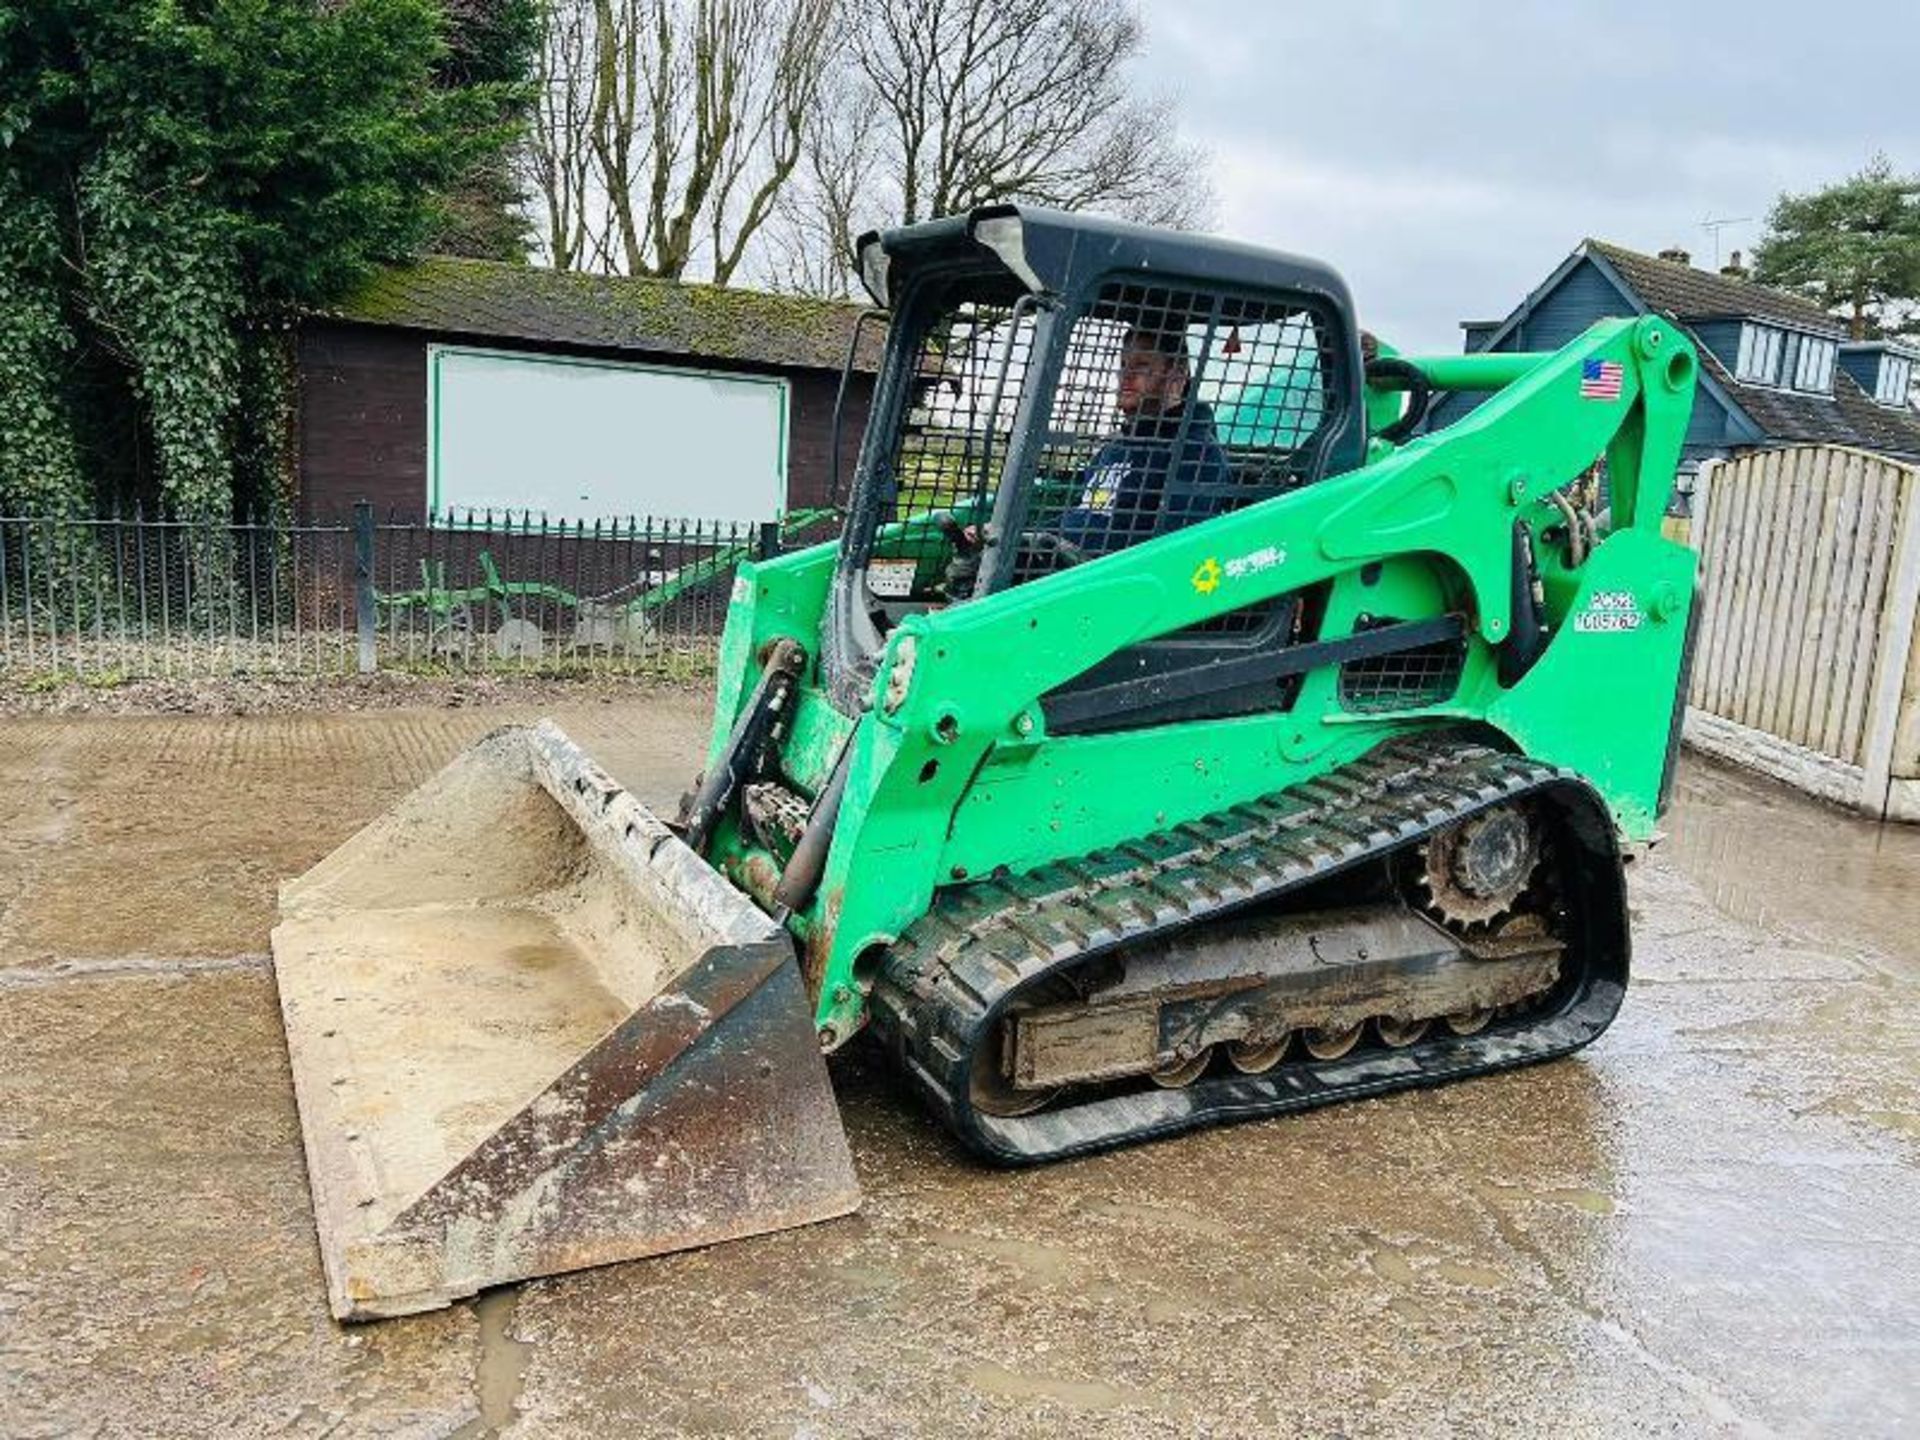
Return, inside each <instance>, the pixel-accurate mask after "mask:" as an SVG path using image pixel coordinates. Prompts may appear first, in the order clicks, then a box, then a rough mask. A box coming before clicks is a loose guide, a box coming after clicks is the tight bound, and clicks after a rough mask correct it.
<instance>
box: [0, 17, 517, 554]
mask: <svg viewBox="0 0 1920 1440" xmlns="http://www.w3.org/2000/svg"><path fill="white" fill-rule="evenodd" d="M444 26H445V17H444V16H443V14H442V11H441V9H440V7H439V6H438V5H436V4H434V3H432V0H0V507H10V508H21V507H30V508H33V509H39V510H46V509H76V510H77V509H84V508H88V507H90V506H92V505H94V504H97V503H100V502H101V501H102V500H106V499H114V500H124V499H144V500H148V501H150V502H153V503H156V504H158V505H160V506H162V507H163V508H165V509H166V510H167V511H169V512H170V513H173V514H177V515H182V516H190V517H194V518H207V519H212V518H223V517H224V516H226V515H228V514H230V513H231V512H232V510H233V509H234V508H235V506H236V503H237V504H238V505H240V506H242V507H245V508H252V507H255V506H257V505H260V504H263V503H266V502H268V501H270V500H271V499H272V498H273V494H274V481H275V480H276V479H277V476H276V475H275V474H273V473H236V467H235V457H236V456H240V457H247V459H249V460H250V461H251V462H252V463H251V464H250V465H249V466H248V468H251V469H260V468H261V467H265V469H266V470H267V471H269V472H270V471H272V470H274V469H275V468H277V466H278V465H279V464H280V463H282V462H281V461H280V460H279V459H275V458H272V457H276V456H281V455H282V454H283V447H281V446H280V445H278V444H277V443H275V442H276V440H277V439H278V438H279V437H281V436H283V435H284V430H285V413H286V389H287V387H286V383H285V377H284V370H285V367H284V365H281V366H279V367H278V370H279V373H280V376H281V378H280V381H279V383H278V385H277V386H276V384H275V383H274V381H273V379H272V377H273V375H274V373H275V370H276V367H275V366H274V365H273V364H271V363H269V361H270V358H271V356H270V352H272V351H274V350H275V348H276V347H277V346H279V345H281V343H282V342H283V340H284V330H285V327H284V325H283V324H280V323H279V322H278V318H277V317H279V316H281V315H283V314H285V313H286V312H287V311H288V309H289V308H290V307H294V306H299V305H306V304H313V303H318V302H324V301H326V300H328V299H330V298H333V297H334V296H336V295H338V294H339V293H340V292H341V291H342V290H344V289H345V288H346V287H348V286H350V285H351V284H353V283H354V282H355V281H356V280H358V279H360V278H361V277H362V276H364V275H365V274H366V273H367V272H368V271H369V270H370V269H371V268H372V267H373V266H375V265H377V264H378V263H380V262H382V261H386V260H391V259H398V258H403V257H406V256H408V255H410V254H413V253H415V252H416V251H417V250H418V249H420V248H421V247H422V246H423V245H425V244H426V243H427V242H428V241H430V240H431V239H432V238H433V236H434V235H435V234H436V233H438V232H439V231H440V229H441V228H442V227H443V226H444V225H445V224H446V214H447V211H446V207H445V205H444V204H443V202H442V199H441V197H442V196H443V195H445V194H446V193H447V192H449V191H450V190H453V189H455V188H457V187H458V186H459V185H460V184H461V183H462V182H463V181H464V180H466V179H467V178H469V177H470V176H471V175H472V174H473V173H474V172H475V170H476V168H477V167H480V166H482V165H483V164H484V163H485V162H487V161H488V160H489V158H497V157H498V155H499V154H500V153H501V151H502V149H503V147H504V146H505V145H506V144H507V143H508V142H509V140H510V138H511V137H510V134H509V133H507V131H506V129H505V128H504V127H503V126H502V125H501V123H500V121H501V116H502V115H503V114H504V113H506V107H507V106H508V104H509V103H510V99H511V97H510V95H509V94H508V92H507V87H506V86H505V85H504V84H503V82H501V81H500V80H498V79H496V78H492V77H493V75H494V74H495V72H494V71H493V70H491V69H487V68H486V65H490V64H491V63H492V62H491V61H484V57H482V60H483V61H484V63H481V62H464V63H472V64H473V65H474V70H473V73H474V74H475V75H477V76H479V77H481V78H476V79H473V80H471V81H466V80H459V83H450V82H451V81H453V80H458V78H459V77H458V75H457V71H456V69H455V68H454V67H457V66H458V65H459V64H461V63H463V62H462V61H460V59H459V58H458V57H457V56H456V55H455V53H454V52H453V51H451V50H450V49H449V48H448V46H447V44H446V42H445V39H444V36H443V30H444ZM475 33H476V34H481V35H484V34H486V33H488V32H486V31H485V30H484V29H482V30H480V31H477V32H475ZM276 394H277V396H278V398H277V399H276V398H275V396H276Z"/></svg>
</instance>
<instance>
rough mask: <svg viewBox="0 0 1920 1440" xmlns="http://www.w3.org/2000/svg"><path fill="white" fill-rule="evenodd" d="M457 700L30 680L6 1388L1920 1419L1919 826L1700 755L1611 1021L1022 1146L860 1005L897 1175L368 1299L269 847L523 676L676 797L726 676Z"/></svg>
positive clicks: (31, 1423) (1394, 1428)
mask: <svg viewBox="0 0 1920 1440" xmlns="http://www.w3.org/2000/svg"><path fill="white" fill-rule="evenodd" d="M456 693H459V697H460V698H458V699H457V700H456V699H455V698H454V697H455V694H456ZM483 699H484V703H482V700H483ZM432 704H433V706H434V707H436V708H422V707H420V706H419V705H418V704H416V705H415V706H412V707H406V706H403V705H399V704H398V703H397V702H396V701H394V700H392V699H390V698H387V697H384V696H383V697H381V698H380V699H378V700H377V701H375V700H369V701H368V702H367V703H366V704H365V705H364V706H363V708H364V709H365V710H366V712H367V713H362V714H333V713H326V714H312V713H297V714H263V715H250V716H234V715H198V714H194V715H126V716H77V717H75V716H66V715H54V716H44V715H43V716H30V717H24V718H15V719H11V720H6V721H0V1434H4V1435H6V1436H8V1437H41V1436H56V1435H69V1434H86V1435H101V1436H121V1435H128V1436H133V1435H140V1436H144V1435H156V1434H165V1435H219V1436H229V1435H256V1434H291V1435H301V1436H322V1435H330V1436H341V1435H404V1436H420V1437H448V1436H456V1435H458V1436H479V1435H488V1434H511V1435H514V1436H574V1435H588V1434H635V1435H768V1436H796V1435H808V1436H818V1437H831V1436H874V1437H880V1436H885V1437H892V1436H899V1435H924V1436H946V1435H969V1436H973V1435H1058V1434H1096V1433H1097V1434H1103V1435H1105V1434H1113V1435H1139V1436H1160V1435H1168V1434H1175V1435H1208V1436H1265V1435H1282V1434H1343V1435H1351V1436H1363V1435H1400V1434H1417V1435H1427V1434H1432V1435H1446V1434H1474V1435H1516V1436H1519V1435H1525V1436H1534V1435H1539V1434H1542V1433H1554V1434H1558V1435H1565V1436H1587V1435H1607V1436H1610V1435H1645V1434H1655V1433H1659V1434H1685V1435H1695V1434H1710V1435H1717V1434H1727V1435H1736V1434H1737V1435H1768V1434H1774V1435H1788V1436H1798V1435H1809V1434H1836V1435H1838V1434H1846V1435H1888V1436H1892V1435H1902V1434H1912V1433H1915V1431H1916V1429H1920V1379H1917V1378H1916V1377H1920V1240H1916V1238H1915V1236H1914V1231H1913V1216H1914V1214H1915V1213H1916V1212H1917V1211H1920V953H1917V952H1916V942H1915V939H1914V926H1913V921H1914V918H1915V916H1914V910H1913V901H1912V896H1913V895H1914V894H1915V893H1920V836H1916V835H1915V834H1913V833H1910V832H1898V831H1875V830H1873V829H1872V828H1871V827H1867V826H1864V825H1861V824H1859V823H1858V822H1856V821H1853V820H1851V819H1849V818H1848V817H1846V816H1843V815H1840V814H1838V813H1837V812H1833V811H1829V810H1824V809H1822V808H1820V807H1818V806H1815V805H1811V804H1809V803H1807V802H1804V801H1802V800H1800V799H1798V798H1797V797H1794V796H1792V795H1789V794H1787V793H1786V792H1782V791H1778V790H1775V789H1773V788H1772V787H1770V786H1765V785H1761V784H1757V783H1755V782H1751V781H1746V780H1742V779H1739V778H1737V777H1734V776H1731V775H1729V774H1728V773H1727V772H1724V771H1720V770H1717V769H1715V768H1712V767H1709V766H1705V765H1701V764H1697V763H1692V762H1689V763H1688V764H1687V765H1686V766H1685V767H1684V769H1683V773H1682V785H1681V800H1680V804H1679V807H1678V809H1677V810H1676V812H1675V814H1674V816H1673V817H1672V826H1673V830H1674V837H1673V840H1672V841H1671V842H1670V843H1669V845H1667V846H1666V847H1663V848H1662V849H1660V850H1656V851H1655V852H1654V856H1653V858H1652V859H1651V860H1650V861H1648V862H1644V863H1642V864H1640V865H1636V866H1635V871H1634V880H1633V899H1634V906H1635V923H1636V933H1637V937H1638V939H1637V945H1638V950H1637V958H1636V966H1637V971H1636V980H1635V986H1634V990H1633V992H1632V994H1631V995H1630V996H1629V998H1628V1001H1627V1005H1626V1009H1625V1011H1624V1012H1623V1014H1622V1016H1621V1018H1620V1020H1619V1022H1618V1023H1617V1024H1616V1025H1615V1026H1614V1027H1613V1029H1612V1030H1611V1031H1610V1032H1609V1033H1608V1034H1607V1035H1606V1036H1605V1037H1603V1038H1602V1039H1601V1040H1600V1041H1599V1042H1598V1043H1597V1044H1596V1045H1594V1046H1593V1047H1592V1048H1590V1049H1589V1050H1587V1051H1584V1052H1582V1054H1581V1055H1579V1056H1578V1057H1575V1058H1573V1059H1571V1060H1568V1061H1564V1062H1561V1063H1557V1064H1554V1065H1549V1066H1544V1067H1539V1068H1535V1069H1531V1070H1526V1071H1521V1072H1516V1073H1512V1074H1507V1075H1502V1076H1498V1077H1493V1078H1490V1079H1487V1080H1484V1081H1477V1082H1473V1083H1468V1084H1462V1085H1457V1086H1451V1087H1447V1088H1445V1089H1441V1090H1436V1091H1431V1092H1422V1093H1416V1094H1406V1095H1400V1096H1394V1097H1390V1098H1386V1099H1381V1100H1373V1101H1365V1102H1360V1103H1356V1104H1350V1105H1345V1106H1341V1107H1337V1108H1335V1109H1333V1110H1327V1111H1321V1112H1315V1113H1312V1114H1308V1115H1303V1116H1299V1117H1295V1118H1291V1119H1285V1120H1279V1121H1275V1122H1267V1123H1258V1124H1252V1125H1243V1126H1239V1127H1235V1128H1233V1129H1228V1130H1222V1131H1216V1132H1212V1133H1208V1134H1205V1135H1200V1136H1196V1137H1191V1138H1189V1139H1185V1140H1180V1141H1176V1142H1171V1143H1166V1144H1160V1145H1153V1146H1146V1147H1141V1148H1137V1149H1134V1150H1130V1151H1126V1152H1123V1153H1119V1154H1113V1155H1106V1156H1100V1157H1096V1158H1093V1159H1089V1160H1084V1161H1078V1162H1073V1163H1069V1164H1063V1165H1056V1166H1049V1167H1044V1168H1041V1169H1036V1170H1029V1171H1021V1172H1012V1173H1002V1172H990V1171H986V1170H982V1169H980V1168H978V1167H977V1166H975V1165H974V1164H972V1163H971V1162H969V1161H968V1160H967V1159H966V1158H965V1157H963V1156H962V1155H960V1154H959V1153H958V1152H957V1151H956V1150H955V1149H954V1147H953V1146H952V1145H950V1144H949V1143H948V1142H947V1141H946V1140H945V1139H944V1137H943V1136H941V1135H940V1134H939V1133H938V1132H937V1131H935V1130H934V1129H933V1128H932V1127H931V1126H930V1125H929V1123H928V1122H927V1120H926V1119H925V1117H924V1116H922V1115H921V1114H920V1113H919V1112H918V1110H917V1109H916V1108H915V1106H914V1105H913V1104H911V1103H910V1102H909V1101H908V1100H906V1099H905V1098H904V1097H903V1096H902V1095H901V1093H900V1091H899V1089H898V1087H897V1085H896V1083H895V1082H894V1080H893V1079H892V1077H891V1076H890V1075H889V1073H888V1072H887V1071H886V1070H885V1069H884V1068H883V1067H881V1066H879V1065H877V1064H875V1063H874V1062H873V1061H872V1059H871V1058H870V1057H868V1056H865V1055H863V1054H860V1053H855V1054H852V1055H850V1056H847V1057H845V1059H844V1060H843V1062H842V1063H840V1064H838V1065H837V1066H836V1071H835V1077H834V1078H835V1085H836V1089H837V1090H838V1093H839V1096H840V1099H841V1103H842V1106H843V1109H844V1113H845V1116H846V1120H847V1124H848V1130H849V1134H850V1136H851V1139H852V1142H853V1150H854V1155H855V1160H856V1164H857V1167H858V1170H859V1174H860V1180H861V1184H862V1186H863V1188H864V1190H865V1193H866V1204H865V1207H864V1208H863V1210H862V1211H861V1212H860V1214H859V1215H857V1216H855V1217H853V1218H850V1219H847V1220H843V1221H836V1222H832V1223H828V1224H823V1225H817V1226H812V1227H808V1228H806V1229H802V1230H796V1231H789V1232H786V1233H783V1234H779V1235H774V1236H770V1237H766V1238H764V1239H758V1240H751V1241H742V1242H738V1243H735V1244H731V1245H725V1246H720V1247H716V1248H714V1249H711V1250H706V1251H699V1252H694V1253H689V1254H681V1255H676V1256H670V1257H666V1258H663V1259H660V1260H656V1261H649V1262H642V1263H636V1264H630V1265H617V1266H610V1267H606V1268H604V1269H599V1270H594V1271H588V1272H582V1273H578V1274H574V1275H568V1276H561V1277H556V1278H553V1279H549V1280H542V1281H537V1282H533V1283H530V1284H527V1285H523V1286H518V1287H508V1288H504V1289H502V1290H499V1291H496V1292H492V1293H491V1294H489V1295H486V1296H483V1297H481V1298H480V1299H479V1300H478V1301H475V1302H469V1303H466V1304H462V1305H458V1306H455V1307H453V1308H451V1309H449V1310H446V1311H442V1312H439V1313H437V1314H433V1315H427V1316H420V1317H415V1318H411V1319H405V1320H397V1321H390V1322H384V1323H381V1324H378V1325H373V1326H368V1327H361V1328H357V1329H351V1330H349V1329H343V1328H342V1327H340V1326H338V1325H336V1324H334V1323H333V1321H332V1320H331V1319H330V1318H329V1317H328V1314H327V1310H326V1304H325V1298H324V1289H323V1286H322V1283H321V1276H320V1268H319V1257H318V1253H317V1250H316V1248H315V1243H314V1238H313V1233H312V1215H311V1210H310V1208H309V1202H308V1197H307V1191H306V1184H305V1176H304V1171H303V1168H302V1162H301V1152H300V1145H299V1132H298V1124H297V1119H296V1116H295V1113H294V1108H293V1103H292V1096H291V1091H290V1086H289V1081H288V1074H287V1068H286V1064H287V1062H286V1052H285V1048H284V1044H283V1040H282V1036H281V1031H280V1023H279V1016H278V1010H277V1005H276V1000H275V993H274V985H273V976H272V971H271V968H270V965H269V964H268V962H267V959H266V951H267V930H268V927H269V926H270V924H271V923H272V919H273V895H274V887H275V886H276V884H277V883H278V881H279V880H280V879H282V878H284V877H285V876H288V875H290V874H295V873H298V872H299V871H301V870H302V869H304V868H306V867H307V866H308V865H310V864H312V863H313V861H314V860H316V859H317V858H319V857H320V856H321V855H323V854H325V853H326V852H327V851H328V850H329V849H331V848H332V846H333V845H335V844H337V843H338V842H339V840H340V839H341V838H343V837H344V836H345V835H346V834H348V833H350V832H351V831H352V830H353V829H354V828H355V827H356V826H358V825H359V824H361V823H363V822H364V821H365V820H366V819H368V818H370V817H371V816H372V815H374V814H376V813H377V812H378V811H379V810H380V809H381V808H382V807H383V806H385V805H387V804H389V803H391V801H392V800H393V798H394V797H395V796H397V795H398V794H400V793H401V792H403V791H404V790H405V789H406V788H407V787H409V786H410V785H412V784H413V783H415V782H416V781H417V780H418V779H419V778H421V777H422V776H423V775H425V774H426V773H428V772H430V771H431V770H432V769H433V768H435V767H436V766H437V765H439V764H440V763H442V762H443V761H444V760H445V759H446V758H447V757H448V756H449V755H450V754H452V753H453V751H454V750H456V749H457V748H458V747H459V746H460V745H462V744H464V743H466V742H467V741H468V740H470V739H471V738H472V737H473V736H475V735H477V734H479V733H481V732H482V731H484V730H486V729H488V728H491V727H492V726H493V725H495V724H498V723H502V722H504V721H507V720H518V719H524V718H530V717H531V716H532V715H533V714H536V713H538V712H539V711H541V710H542V709H551V710H553V711H554V713H555V714H556V716H557V718H558V719H559V720H560V721H561V723H562V724H563V725H565V726H566V727H567V728H568V730H569V731H570V732H571V733H573V734H574V735H575V736H576V737H577V738H578V739H580V740H581V742H582V743H583V744H584V745H585V746H586V748H587V749H589V750H590V751H591V752H593V753H595V754H597V755H599V756H600V757H601V758H602V759H603V761H604V762H605V763H606V764H607V765H608V768H609V769H611V770H612V771H613V773H614V774H615V775H616V776H618V777H619V778H621V779H622V780H623V781H624V782H625V783H627V784H628V785H629V786H631V787H632V788H633V789H634V790H635V791H636V793H638V794H639V795H640V796H641V798H642V799H643V800H645V801H646V802H647V803H649V804H652V805H655V806H656V807H658V806H663V805H666V804H669V803H670V802H671V800H672V798H673V796H674V795H675V794H677V792H678V790H679V788H680V787H681V786H682V785H683V784H684V782H685V778H686V773H687V771H688V770H689V769H690V768H692V762H693V756H694V753H695V751H697V749H698V748H699V745H700V743H701V738H702V736H703V735H704V733H705V726H706V703H705V701H704V699H703V698H702V697H700V696H699V695H697V694H692V693H687V692H677V691H671V690H666V691H662V690H632V689H628V688H625V687H621V688H619V689H616V690H613V691H607V692H602V691H597V690H585V691H581V690H574V689H572V688H570V687H569V688H566V689H564V690H560V691H553V692H547V691H539V690H537V691H516V692H511V693H510V694H508V695H507V697H506V703H495V697H493V696H492V695H488V696H485V697H476V696H474V695H472V694H470V693H466V692H465V691H464V688H462V689H461V690H459V691H458V692H456V691H455V690H448V691H445V692H440V691H435V692H433V696H432Z"/></svg>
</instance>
